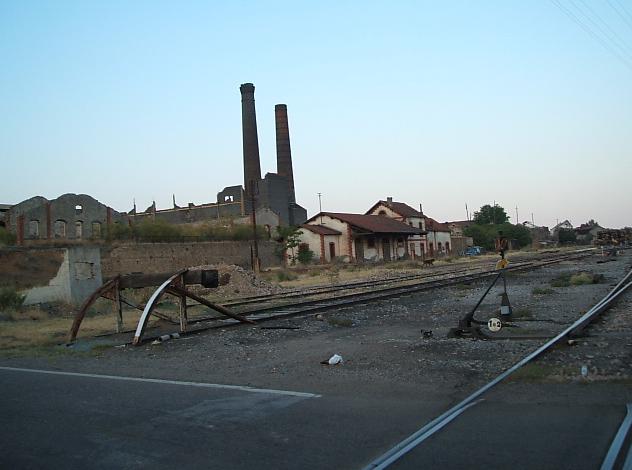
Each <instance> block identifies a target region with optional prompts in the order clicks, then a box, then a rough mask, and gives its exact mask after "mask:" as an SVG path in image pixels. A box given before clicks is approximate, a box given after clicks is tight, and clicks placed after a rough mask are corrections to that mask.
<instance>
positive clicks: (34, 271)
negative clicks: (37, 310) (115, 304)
mask: <svg viewBox="0 0 632 470" xmlns="http://www.w3.org/2000/svg"><path fill="white" fill-rule="evenodd" d="M0 261H1V262H2V264H1V265H0V284H1V285H7V286H10V287H13V288H15V289H16V290H18V291H20V292H21V293H23V294H25V295H26V298H25V300H24V304H25V305H33V304H38V303H44V302H65V303H69V304H74V305H80V304H81V303H82V302H83V301H84V300H85V299H86V298H87V297H88V296H89V295H90V294H91V293H92V292H93V291H94V290H95V289H97V288H98V287H100V286H101V284H102V277H101V256H100V249H99V247H98V246H75V247H68V248H51V249H19V248H18V249H4V250H1V251H0Z"/></svg>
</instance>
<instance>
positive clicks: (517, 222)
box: [516, 206, 520, 225]
mask: <svg viewBox="0 0 632 470" xmlns="http://www.w3.org/2000/svg"><path fill="white" fill-rule="evenodd" d="M519 223H520V222H519V221H518V206H516V225H518V224H519Z"/></svg>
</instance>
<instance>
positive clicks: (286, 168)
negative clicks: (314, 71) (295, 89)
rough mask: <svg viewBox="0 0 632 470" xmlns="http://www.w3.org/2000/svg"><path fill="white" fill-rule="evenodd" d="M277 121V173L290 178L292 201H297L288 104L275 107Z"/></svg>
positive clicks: (289, 190)
mask: <svg viewBox="0 0 632 470" xmlns="http://www.w3.org/2000/svg"><path fill="white" fill-rule="evenodd" d="M274 120H275V122H276V148H277V173H278V174H279V175H281V176H285V177H286V178H287V179H288V184H289V187H288V194H289V196H290V197H289V199H290V202H296V196H295V195H294V172H293V171H292V151H291V150H290V128H289V126H288V121H287V106H286V105H284V104H277V105H276V106H275V107H274Z"/></svg>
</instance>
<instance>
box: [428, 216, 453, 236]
mask: <svg viewBox="0 0 632 470" xmlns="http://www.w3.org/2000/svg"><path fill="white" fill-rule="evenodd" d="M426 230H428V231H429V232H449V231H450V227H448V224H442V223H440V222H437V221H436V220H435V219H432V218H430V217H427V218H426Z"/></svg>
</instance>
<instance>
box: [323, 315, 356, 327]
mask: <svg viewBox="0 0 632 470" xmlns="http://www.w3.org/2000/svg"><path fill="white" fill-rule="evenodd" d="M327 323H329V324H330V325H332V326H343V327H345V328H349V327H351V326H353V321H351V320H349V319H348V318H336V317H327Z"/></svg>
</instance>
